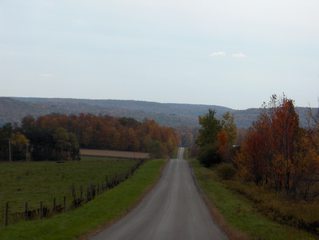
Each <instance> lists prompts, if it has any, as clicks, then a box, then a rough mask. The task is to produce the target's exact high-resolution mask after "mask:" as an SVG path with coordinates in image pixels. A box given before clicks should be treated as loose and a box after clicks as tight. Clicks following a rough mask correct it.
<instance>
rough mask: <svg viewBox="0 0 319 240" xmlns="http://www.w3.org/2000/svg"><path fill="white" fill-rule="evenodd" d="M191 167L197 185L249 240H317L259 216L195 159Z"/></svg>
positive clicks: (226, 218)
mask: <svg viewBox="0 0 319 240" xmlns="http://www.w3.org/2000/svg"><path fill="white" fill-rule="evenodd" d="M191 164H192V166H193V169H194V173H195V176H196V179H197V182H198V184H199V186H200V188H201V189H202V190H203V191H204V193H205V195H206V196H207V198H208V200H209V201H210V202H211V203H212V204H213V205H214V206H215V207H216V208H217V209H218V211H219V212H220V213H221V214H222V215H223V217H224V219H225V221H226V222H227V224H228V225H230V227H231V228H233V229H235V230H239V231H240V232H243V233H245V234H246V235H247V238H248V239H265V240H268V239H269V240H287V239H289V240H294V239H296V240H297V239H298V240H299V239H304V240H305V239H317V238H316V237H315V236H314V235H312V234H310V233H308V232H305V231H302V230H299V229H296V228H293V227H289V226H287V225H282V224H279V223H277V222H275V221H272V220H270V219H269V218H267V217H265V216H264V215H262V214H261V213H259V212H258V211H257V210H256V208H255V207H254V204H253V203H252V202H251V201H249V200H248V199H247V198H245V197H244V196H242V195H240V194H238V193H236V192H234V191H232V190H230V189H228V188H227V186H226V185H225V184H224V183H222V182H221V181H219V179H218V178H217V176H216V173H215V172H214V171H213V170H211V169H207V168H204V167H202V166H200V164H199V162H198V161H196V160H192V161H191Z"/></svg>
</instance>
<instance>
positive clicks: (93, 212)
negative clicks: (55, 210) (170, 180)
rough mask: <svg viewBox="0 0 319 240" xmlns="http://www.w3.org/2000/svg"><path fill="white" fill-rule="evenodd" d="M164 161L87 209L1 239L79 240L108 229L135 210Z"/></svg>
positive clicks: (18, 228) (23, 225) (17, 228)
mask: <svg viewBox="0 0 319 240" xmlns="http://www.w3.org/2000/svg"><path fill="white" fill-rule="evenodd" d="M164 162H165V161H164V160H150V161H147V162H146V163H145V164H143V165H142V166H141V167H140V169H138V170H137V171H136V173H135V174H134V175H133V176H132V177H131V178H129V179H128V180H127V181H125V182H123V183H121V184H120V185H118V187H116V188H113V189H111V190H110V191H107V192H105V193H104V194H102V195H99V196H98V197H97V198H96V199H94V200H93V201H91V202H89V203H88V204H85V205H84V206H82V207H80V208H78V209H75V210H73V211H69V212H67V213H63V214H60V215H56V216H54V217H52V218H50V219H46V220H42V221H41V220H35V221H30V222H20V223H17V224H15V225H12V226H8V227H7V228H5V229H2V230H1V231H0V239H1V240H17V239H23V240H38V239H39V240H40V239H41V240H68V239H77V238H79V237H81V236H83V235H86V234H88V233H90V232H92V231H93V230H95V229H98V228H101V227H102V226H105V225H106V224H107V223H110V222H112V221H114V220H116V219H118V218H120V217H121V216H123V215H125V214H126V213H127V212H128V211H129V210H130V209H131V208H132V207H134V206H135V205H136V204H137V203H138V201H139V200H140V199H141V196H142V195H143V194H144V193H145V192H146V191H147V190H148V189H150V187H151V186H152V185H153V184H154V183H155V181H156V180H157V179H158V178H159V176H160V172H161V171H160V169H161V168H162V167H163V165H164Z"/></svg>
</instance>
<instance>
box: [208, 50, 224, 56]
mask: <svg viewBox="0 0 319 240" xmlns="http://www.w3.org/2000/svg"><path fill="white" fill-rule="evenodd" d="M226 55H227V54H226V53H225V52H223V51H218V52H213V53H211V54H210V55H209V56H210V57H225V56H226Z"/></svg>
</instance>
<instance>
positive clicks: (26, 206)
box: [24, 202, 29, 220]
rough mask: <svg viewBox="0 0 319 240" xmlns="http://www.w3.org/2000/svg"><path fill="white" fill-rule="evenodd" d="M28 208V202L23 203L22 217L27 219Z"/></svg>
mask: <svg viewBox="0 0 319 240" xmlns="http://www.w3.org/2000/svg"><path fill="white" fill-rule="evenodd" d="M28 212H29V208H28V202H25V203H24V219H25V220H28V219H29V213H28Z"/></svg>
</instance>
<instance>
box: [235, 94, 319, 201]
mask: <svg viewBox="0 0 319 240" xmlns="http://www.w3.org/2000/svg"><path fill="white" fill-rule="evenodd" d="M307 132H308V131H305V130H304V129H302V128H301V127H300V126H299V117H298V114H297V113H296V111H295V107H294V103H293V100H291V99H288V98H286V97H285V96H284V97H283V98H282V99H281V100H278V99H277V97H276V96H275V95H274V96H272V98H271V101H270V102H269V104H268V106H266V107H265V108H264V111H263V113H262V114H261V115H260V116H259V118H258V120H257V121H256V122H255V123H254V124H253V126H252V127H251V128H250V129H249V131H248V133H247V135H246V138H245V139H244V141H243V143H242V146H241V150H240V152H239V153H238V155H237V157H236V165H237V167H238V168H239V173H240V175H241V176H242V177H243V178H245V179H248V180H252V181H254V182H255V183H256V184H268V185H271V186H273V187H274V188H275V189H276V190H277V191H281V190H285V191H286V193H287V194H291V195H294V196H297V195H303V196H308V193H309V188H310V185H311V184H312V183H314V179H315V178H314V176H317V174H318V172H319V166H318V165H319V161H318V159H319V158H318V156H319V154H318V151H317V150H316V148H315V147H314V145H311V139H313V135H309V134H308V133H307ZM311 137H312V138H311ZM310 179H312V180H313V181H311V180H310ZM305 186H307V187H306V188H307V191H305Z"/></svg>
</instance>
